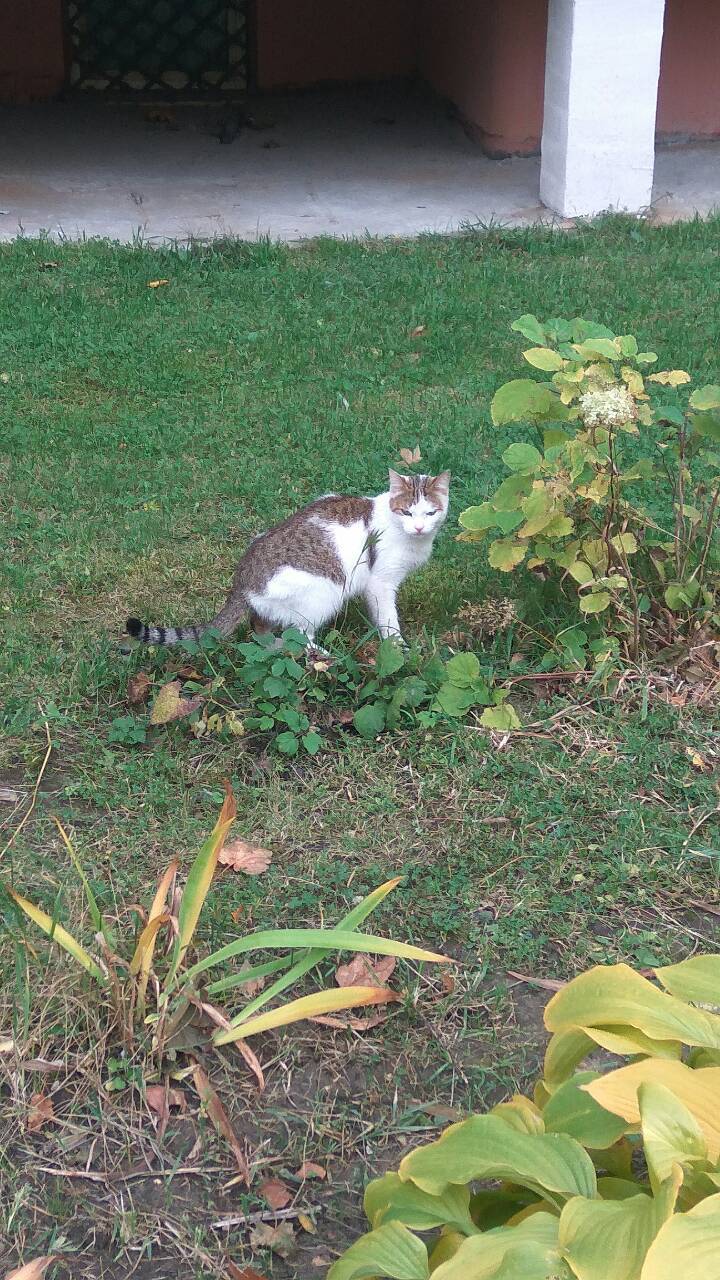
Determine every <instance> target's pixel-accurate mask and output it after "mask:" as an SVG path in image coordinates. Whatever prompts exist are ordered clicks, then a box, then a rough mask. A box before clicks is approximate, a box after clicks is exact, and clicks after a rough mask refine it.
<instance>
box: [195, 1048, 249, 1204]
mask: <svg viewBox="0 0 720 1280" xmlns="http://www.w3.org/2000/svg"><path fill="white" fill-rule="evenodd" d="M192 1076H193V1083H194V1085H195V1088H196V1089H197V1091H198V1094H199V1096H200V1100H201V1102H202V1103H203V1105H204V1107H205V1109H206V1111H207V1113H208V1115H209V1117H210V1119H211V1120H212V1122H213V1124H214V1126H215V1128H216V1130H217V1132H218V1133H220V1134H222V1136H223V1138H224V1139H225V1141H226V1142H227V1144H228V1146H229V1147H230V1149H231V1151H232V1153H233V1155H234V1157H235V1162H236V1164H237V1167H238V1170H239V1171H240V1173H241V1174H242V1175H243V1178H244V1179H245V1184H246V1186H248V1187H249V1186H250V1168H249V1166H248V1162H247V1160H246V1158H245V1153H244V1151H243V1149H242V1147H241V1146H240V1143H239V1142H238V1138H237V1134H236V1133H235V1130H234V1129H233V1127H232V1125H231V1123H230V1119H229V1116H228V1114H227V1112H226V1110H225V1108H224V1106H223V1104H222V1102H221V1101H220V1099H219V1097H218V1095H217V1093H216V1091H215V1089H214V1088H213V1086H212V1085H211V1083H210V1081H209V1080H208V1078H207V1076H206V1074H205V1072H204V1071H203V1069H202V1067H201V1066H200V1064H199V1063H196V1064H195V1066H194V1067H193V1072H192Z"/></svg>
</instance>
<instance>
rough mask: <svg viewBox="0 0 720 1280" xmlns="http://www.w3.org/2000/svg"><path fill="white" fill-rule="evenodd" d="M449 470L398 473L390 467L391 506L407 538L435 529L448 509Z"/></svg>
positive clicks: (423, 534)
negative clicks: (436, 474) (404, 474)
mask: <svg viewBox="0 0 720 1280" xmlns="http://www.w3.org/2000/svg"><path fill="white" fill-rule="evenodd" d="M449 491H450V472H449V471H441V473H440V475H438V476H401V475H399V474H398V472H397V471H392V470H391V471H390V510H391V512H392V514H393V516H394V518H395V520H396V521H397V522H399V524H400V525H401V526H402V528H403V531H404V532H405V533H406V534H407V536H408V537H409V538H419V537H423V536H425V535H426V534H428V533H436V532H437V530H438V529H439V528H440V526H441V524H443V523H444V521H445V518H446V516H447V511H448V494H449Z"/></svg>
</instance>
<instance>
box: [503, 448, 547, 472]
mask: <svg viewBox="0 0 720 1280" xmlns="http://www.w3.org/2000/svg"><path fill="white" fill-rule="evenodd" d="M502 460H503V462H504V463H505V466H506V467H509V468H510V470H511V471H534V470H535V468H536V467H538V466H539V465H540V463H541V462H542V454H541V452H540V450H539V449H536V448H535V445H534V444H521V443H517V444H509V445H508V447H507V449H506V450H505V452H504V453H503V455H502Z"/></svg>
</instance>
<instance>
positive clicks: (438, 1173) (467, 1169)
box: [398, 1115, 596, 1204]
mask: <svg viewBox="0 0 720 1280" xmlns="http://www.w3.org/2000/svg"><path fill="white" fill-rule="evenodd" d="M398 1172H399V1174H400V1177H401V1178H402V1179H403V1181H405V1180H410V1181H411V1182H414V1183H416V1185H417V1186H419V1187H422V1189H423V1190H424V1191H427V1192H429V1194H430V1195H439V1194H440V1192H441V1191H442V1190H443V1188H444V1187H446V1186H447V1184H448V1183H449V1182H463V1183H465V1182H473V1181H475V1180H479V1179H484V1178H493V1179H498V1180H499V1181H504V1182H505V1181H506V1182H513V1183H516V1184H517V1185H518V1186H522V1187H528V1188H529V1189H530V1190H531V1191H536V1192H537V1193H538V1194H539V1195H541V1196H543V1197H544V1198H545V1199H547V1200H548V1201H551V1202H553V1203H556V1202H557V1203H558V1204H561V1203H562V1202H563V1201H564V1200H566V1199H569V1197H570V1196H573V1195H585V1196H593V1195H594V1194H595V1188H596V1178H595V1170H594V1168H593V1165H592V1161H591V1160H590V1157H589V1156H588V1155H587V1154H586V1152H585V1151H583V1149H582V1147H581V1146H580V1145H579V1143H577V1142H575V1141H574V1140H573V1139H572V1138H568V1137H566V1135H565V1134H557V1133H554V1134H546V1133H539V1134H538V1133H534V1134H529V1133H521V1132H518V1131H517V1130H516V1129H513V1128H511V1127H510V1125H509V1124H508V1123H507V1121H506V1120H504V1119H501V1117H500V1116H497V1115H484V1116H482V1115H481V1116H471V1117H470V1119H469V1120H462V1121H460V1123H459V1124H453V1125H450V1128H449V1129H446V1130H445V1132H444V1133H443V1134H442V1136H441V1137H440V1138H438V1139H437V1141H435V1142H431V1143H430V1144H429V1145H428V1146H425V1147H419V1148H418V1149H417V1150H416V1151H411V1152H410V1154H409V1155H407V1156H405V1158H404V1159H403V1160H402V1161H401V1162H400V1168H399V1170H398Z"/></svg>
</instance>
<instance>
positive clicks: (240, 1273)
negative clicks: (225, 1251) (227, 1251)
mask: <svg viewBox="0 0 720 1280" xmlns="http://www.w3.org/2000/svg"><path fill="white" fill-rule="evenodd" d="M225 1268H226V1270H227V1273H228V1275H229V1277H230V1280H267V1276H261V1275H260V1272H259V1271H256V1270H255V1268H254V1267H239V1266H238V1265H237V1263H236V1262H233V1261H232V1259H231V1258H228V1259H227V1260H226V1262H225Z"/></svg>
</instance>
